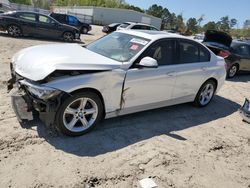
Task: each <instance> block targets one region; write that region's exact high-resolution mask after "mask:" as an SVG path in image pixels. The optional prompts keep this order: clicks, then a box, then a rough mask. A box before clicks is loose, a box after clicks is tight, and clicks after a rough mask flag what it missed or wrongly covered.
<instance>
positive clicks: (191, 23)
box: [186, 18, 198, 35]
mask: <svg viewBox="0 0 250 188" xmlns="http://www.w3.org/2000/svg"><path fill="white" fill-rule="evenodd" d="M186 27H187V30H186V33H187V34H189V35H190V34H193V33H197V32H198V22H197V20H196V18H189V19H188V21H187V24H186Z"/></svg>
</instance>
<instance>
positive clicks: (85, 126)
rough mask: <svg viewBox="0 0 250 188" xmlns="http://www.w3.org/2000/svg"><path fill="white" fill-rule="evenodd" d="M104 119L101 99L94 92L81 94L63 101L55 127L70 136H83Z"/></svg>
mask: <svg viewBox="0 0 250 188" xmlns="http://www.w3.org/2000/svg"><path fill="white" fill-rule="evenodd" d="M103 117H104V107H103V103H102V101H101V99H100V97H99V96H98V95H97V94H95V93H93V92H88V91H86V92H79V93H76V94H74V95H73V96H72V97H69V98H67V99H66V100H64V101H63V103H62V105H61V106H60V107H59V109H58V111H57V114H56V120H55V125H56V128H57V129H58V130H59V131H60V132H62V133H63V134H66V135H68V136H81V135H83V134H85V133H87V132H89V131H90V130H92V129H93V128H94V127H95V126H96V125H97V124H98V122H100V121H101V120H102V119H103Z"/></svg>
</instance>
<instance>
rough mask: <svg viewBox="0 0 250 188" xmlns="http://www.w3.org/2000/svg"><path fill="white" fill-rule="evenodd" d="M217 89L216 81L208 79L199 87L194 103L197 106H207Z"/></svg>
mask: <svg viewBox="0 0 250 188" xmlns="http://www.w3.org/2000/svg"><path fill="white" fill-rule="evenodd" d="M215 91H216V83H215V82H214V81H213V80H208V81H206V82H205V83H204V84H203V85H202V86H201V88H200V89H199V91H198V93H197V95H196V97H195V100H194V105H195V106H197V107H205V106H207V105H208V104H209V103H210V102H211V100H212V99H213V97H214V93H215Z"/></svg>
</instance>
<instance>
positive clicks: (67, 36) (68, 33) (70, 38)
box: [63, 32, 74, 42]
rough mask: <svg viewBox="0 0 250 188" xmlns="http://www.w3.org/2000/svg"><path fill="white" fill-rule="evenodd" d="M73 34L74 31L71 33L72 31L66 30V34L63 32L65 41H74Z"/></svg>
mask: <svg viewBox="0 0 250 188" xmlns="http://www.w3.org/2000/svg"><path fill="white" fill-rule="evenodd" d="M73 38H74V37H73V34H72V33H70V32H65V33H64V34H63V39H64V40H65V41H67V42H71V41H73Z"/></svg>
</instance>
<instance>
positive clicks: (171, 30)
mask: <svg viewBox="0 0 250 188" xmlns="http://www.w3.org/2000/svg"><path fill="white" fill-rule="evenodd" d="M163 31H165V32H167V33H177V32H176V31H175V30H173V29H169V30H163Z"/></svg>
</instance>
